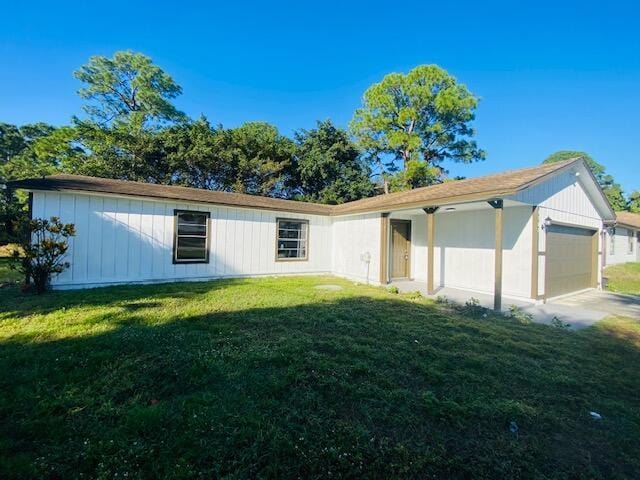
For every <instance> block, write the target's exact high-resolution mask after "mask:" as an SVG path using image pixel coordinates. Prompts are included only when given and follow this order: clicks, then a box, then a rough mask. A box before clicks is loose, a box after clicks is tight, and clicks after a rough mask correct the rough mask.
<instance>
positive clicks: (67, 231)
mask: <svg viewBox="0 0 640 480" xmlns="http://www.w3.org/2000/svg"><path fill="white" fill-rule="evenodd" d="M20 232H21V235H20V247H21V250H22V252H20V251H19V250H17V249H16V250H14V251H13V252H12V256H13V258H14V259H15V260H16V262H15V263H14V264H13V265H12V268H14V269H15V270H18V271H20V272H22V274H23V275H24V278H25V285H26V286H28V285H29V284H30V281H31V280H33V285H34V287H35V290H36V293H38V294H40V293H43V292H44V291H45V290H47V288H48V287H49V284H50V283H51V277H52V276H53V275H58V274H60V273H61V272H62V271H64V269H65V268H69V262H64V261H63V259H64V256H65V254H66V253H67V250H68V249H69V244H68V242H67V239H68V238H69V237H72V236H74V235H75V234H76V231H75V227H74V225H73V224H72V223H66V224H65V223H62V222H61V221H60V219H59V218H58V217H51V219H50V220H47V219H40V218H38V219H34V220H24V221H23V222H22V223H21V225H20Z"/></svg>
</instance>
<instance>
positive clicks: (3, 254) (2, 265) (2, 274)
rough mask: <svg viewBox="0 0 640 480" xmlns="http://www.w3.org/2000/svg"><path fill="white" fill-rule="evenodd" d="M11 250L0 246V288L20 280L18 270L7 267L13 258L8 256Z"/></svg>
mask: <svg viewBox="0 0 640 480" xmlns="http://www.w3.org/2000/svg"><path fill="white" fill-rule="evenodd" d="M10 252H11V250H10V249H9V248H8V247H7V246H0V288H2V287H3V286H7V285H11V284H15V283H18V282H20V280H21V279H22V277H21V275H20V273H19V272H17V271H16V270H12V269H11V268H9V265H10V264H11V262H13V260H12V259H11V258H9V256H10V255H11V253H10Z"/></svg>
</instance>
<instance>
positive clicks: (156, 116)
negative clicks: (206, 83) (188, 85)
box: [74, 51, 186, 182]
mask: <svg viewBox="0 0 640 480" xmlns="http://www.w3.org/2000/svg"><path fill="white" fill-rule="evenodd" d="M75 76H76V78H78V79H79V80H80V81H82V82H83V83H84V85H85V86H84V87H83V88H81V89H80V90H79V92H78V93H79V94H80V96H81V97H82V98H84V99H86V100H88V103H87V104H86V105H85V106H84V110H85V112H86V113H87V118H86V119H84V120H81V119H79V118H74V123H75V125H76V129H77V132H78V140H79V142H80V143H81V144H82V145H83V146H84V147H85V149H86V150H87V151H88V152H89V153H90V155H89V156H88V158H86V160H85V161H84V162H83V163H82V164H80V163H78V164H76V165H75V171H77V172H78V173H84V174H89V175H98V176H104V177H112V178H119V179H123V180H142V181H150V182H165V181H167V179H168V178H169V177H170V172H169V171H168V167H167V164H166V161H165V159H164V156H163V151H162V145H161V141H160V138H159V136H158V132H160V131H161V130H162V129H163V128H165V127H167V126H171V125H175V124H179V123H182V122H184V121H186V116H185V114H184V113H182V112H180V111H179V110H178V109H177V108H176V107H175V106H174V105H173V103H172V102H171V100H173V99H174V98H176V97H177V96H178V95H180V93H181V92H182V89H181V88H180V86H179V85H178V84H176V83H175V81H174V80H173V79H172V78H171V77H170V76H169V75H168V74H167V73H165V72H164V71H163V70H162V69H161V68H160V67H158V66H157V65H155V64H154V63H153V62H152V61H151V59H150V58H149V57H147V56H145V55H143V54H141V53H136V52H131V51H121V52H116V53H115V54H114V55H113V57H112V58H107V57H103V56H94V57H91V59H90V60H89V62H88V63H87V64H86V65H83V66H82V67H80V69H79V70H77V71H76V72H75Z"/></svg>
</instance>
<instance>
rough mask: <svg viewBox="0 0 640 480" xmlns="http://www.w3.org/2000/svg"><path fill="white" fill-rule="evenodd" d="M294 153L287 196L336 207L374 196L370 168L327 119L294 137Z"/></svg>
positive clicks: (343, 131) (343, 133)
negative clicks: (336, 205) (335, 205)
mask: <svg viewBox="0 0 640 480" xmlns="http://www.w3.org/2000/svg"><path fill="white" fill-rule="evenodd" d="M295 141H296V145H297V151H296V155H295V158H294V162H293V164H292V166H291V173H290V176H289V178H288V181H287V183H288V187H289V189H290V196H292V197H294V198H297V199H299V200H304V201H309V202H320V203H329V204H339V203H344V202H348V201H351V200H358V199H360V198H363V197H368V196H370V195H372V194H373V183H372V182H371V179H370V175H371V171H370V168H369V167H368V166H367V165H366V164H365V163H364V162H363V161H362V159H361V158H360V152H359V151H358V148H357V147H356V145H355V144H354V143H353V142H352V141H351V140H350V138H349V135H348V133H347V132H346V131H345V130H343V129H340V128H338V127H336V126H335V125H333V123H332V122H331V121H330V120H326V121H324V122H318V124H317V126H316V128H314V129H311V130H299V131H298V132H296V134H295Z"/></svg>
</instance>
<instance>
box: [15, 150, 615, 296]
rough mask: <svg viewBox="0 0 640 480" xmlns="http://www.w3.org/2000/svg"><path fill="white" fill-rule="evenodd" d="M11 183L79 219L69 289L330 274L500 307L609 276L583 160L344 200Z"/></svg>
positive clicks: (608, 217)
mask: <svg viewBox="0 0 640 480" xmlns="http://www.w3.org/2000/svg"><path fill="white" fill-rule="evenodd" d="M9 187H11V188H23V189H26V190H28V191H29V192H31V202H32V207H31V208H32V216H33V217H51V216H54V215H55V216H59V217H60V218H61V219H62V221H64V222H72V223H74V224H75V226H76V231H77V235H76V237H74V238H72V239H71V240H70V250H69V253H68V255H69V257H68V258H69V261H70V262H71V267H70V268H69V269H68V270H65V271H64V272H63V273H62V274H61V275H59V276H58V277H57V278H55V279H54V282H53V285H54V287H56V288H74V287H89V286H101V285H110V284H118V283H133V282H160V281H177V280H196V279H211V278H221V277H242V276H254V275H278V274H323V273H330V274H335V275H339V276H343V277H347V278H351V279H353V280H357V281H361V282H370V283H374V284H386V283H388V282H390V281H393V280H396V279H401V278H403V279H410V280H415V281H418V282H424V283H426V284H427V288H428V290H429V292H436V291H437V290H438V288H439V287H442V286H447V287H455V288H461V289H466V290H469V291H474V292H484V293H490V294H491V293H493V294H494V297H495V303H496V306H499V305H500V303H501V299H502V296H503V295H505V296H509V297H517V298H521V299H532V300H545V299H547V298H551V297H556V296H560V295H563V294H567V293H571V292H575V291H579V290H583V289H588V288H597V287H599V286H600V282H601V265H602V257H601V248H600V243H601V242H600V239H601V232H602V231H603V227H604V226H605V223H613V221H614V220H615V216H614V213H613V211H612V210H611V208H610V206H609V203H608V202H607V200H606V197H605V196H604V195H603V193H602V191H601V189H600V187H599V186H598V184H597V182H596V181H595V179H594V178H593V175H592V174H591V172H590V170H589V169H588V168H587V167H586V165H585V163H584V162H583V161H582V160H581V159H577V160H571V161H567V162H560V163H554V164H547V165H542V166H538V167H534V168H527V169H522V170H516V171H510V172H505V173H500V174H497V175H490V176H486V177H480V178H474V179H467V180H459V181H451V182H445V183H442V184H439V185H433V186H430V187H424V188H419V189H415V190H411V191H405V192H398V193H392V194H388V195H380V196H377V197H373V198H367V199H363V200H358V201H354V202H349V203H346V204H343V205H338V206H329V205H319V204H313V203H303V202H295V201H289V200H279V199H273V198H265V197H259V196H251V195H243V194H236V193H225V192H216V191H208V190H200V189H193V188H185V187H174V186H165V185H153V184H145V183H137V182H127V181H118V180H108V179H101V178H94V177H83V176H73V175H54V176H50V177H44V178H40V179H31V180H22V181H18V182H13V183H11V184H10V185H9ZM416 289H417V288H416Z"/></svg>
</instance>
